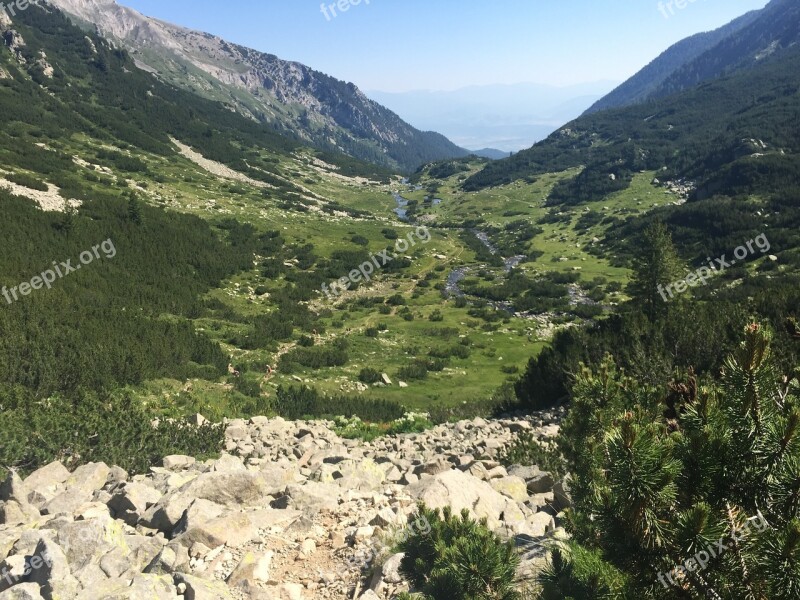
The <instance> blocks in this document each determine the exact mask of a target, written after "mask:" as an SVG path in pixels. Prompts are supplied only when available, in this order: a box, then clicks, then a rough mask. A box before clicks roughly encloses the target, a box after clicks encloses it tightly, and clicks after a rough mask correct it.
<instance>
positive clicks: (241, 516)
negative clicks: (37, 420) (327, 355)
mask: <svg viewBox="0 0 800 600" xmlns="http://www.w3.org/2000/svg"><path fill="white" fill-rule="evenodd" d="M560 416H561V415H560V413H540V414H538V415H536V416H535V417H530V418H525V419H520V418H515V419H504V420H484V419H475V420H472V421H462V422H459V423H454V424H446V425H439V426H436V427H434V428H432V429H430V430H428V431H426V432H424V433H418V434H409V435H401V436H396V437H386V438H379V439H377V440H374V441H372V442H369V443H364V442H361V441H355V440H342V439H341V438H339V436H338V435H337V434H336V433H335V432H334V431H333V430H332V423H329V422H325V421H315V422H291V421H285V420H284V419H278V418H276V419H267V418H264V417H256V418H253V419H251V420H250V421H242V420H235V421H230V422H228V423H227V424H226V425H227V427H226V432H227V440H228V442H229V446H231V447H232V448H234V449H235V450H236V452H237V454H236V455H231V454H223V455H222V456H221V457H220V458H219V459H217V460H209V461H206V462H197V461H196V460H194V459H193V458H190V457H180V456H170V457H166V458H164V460H163V462H162V461H160V463H159V464H160V465H163V466H154V467H152V468H151V470H150V472H149V473H148V474H147V475H139V476H136V477H134V478H129V477H128V475H127V474H126V473H125V472H124V471H122V470H121V469H118V468H116V467H109V466H107V465H105V464H102V463H93V464H87V465H83V466H81V467H79V468H78V469H76V470H75V471H74V472H73V473H69V472H68V471H67V469H65V468H64V467H63V466H62V465H61V464H59V463H53V464H50V465H47V466H45V467H42V468H41V469H39V470H38V471H35V472H34V473H32V474H30V475H29V476H28V477H27V478H25V479H22V478H21V477H19V476H18V475H15V474H12V475H10V476H9V477H8V479H7V480H6V481H5V482H4V483H2V484H0V514H5V515H7V517H6V522H5V523H4V524H0V573H2V572H7V573H8V577H7V578H2V579H0V600H55V599H58V600H74V599H78V600H96V599H98V598H103V599H111V600H117V599H119V600H122V599H131V598H133V599H141V600H192V599H196V600H240V599H242V598H255V599H264V600H270V599H279V598H287V599H297V598H299V599H301V600H302V599H307V600H311V599H316V598H324V599H331V600H333V599H345V598H347V599H348V600H349V599H350V598H353V597H354V592H355V590H356V589H358V590H360V592H359V594H357V595H356V596H355V597H358V598H367V599H372V600H375V598H378V599H379V600H384V599H388V598H392V597H394V596H396V595H397V594H398V593H399V592H402V591H406V590H408V584H407V583H406V582H405V581H404V580H403V577H402V575H401V574H400V571H399V565H400V561H401V560H402V554H396V555H390V554H389V553H388V552H387V551H388V548H387V547H386V544H387V540H391V539H397V538H398V536H402V535H404V534H405V533H408V532H411V531H414V532H416V533H418V534H420V535H425V534H426V533H427V532H429V531H430V529H429V527H426V526H425V524H424V523H423V524H420V523H417V522H415V521H413V522H412V521H411V519H410V517H411V516H412V515H413V514H414V512H415V510H416V505H417V502H418V501H424V502H425V503H426V504H427V505H428V506H430V507H432V508H444V507H446V506H449V507H451V508H452V509H453V510H454V511H455V512H460V511H461V510H462V509H465V510H467V511H468V512H469V513H470V514H472V515H473V516H474V517H478V518H485V519H486V521H487V524H488V525H489V527H491V528H492V529H494V530H495V531H496V532H497V533H498V534H499V535H501V536H504V537H509V538H515V539H517V541H518V542H519V540H524V545H525V547H526V549H530V548H533V549H534V550H536V549H538V548H540V547H541V543H542V542H544V541H545V540H546V539H548V538H551V537H558V536H561V537H563V535H564V532H563V529H559V528H558V527H557V524H556V519H555V518H554V516H555V515H556V514H557V512H558V511H559V510H561V508H563V507H564V506H568V503H569V480H568V479H566V480H563V481H560V482H558V483H557V484H555V485H554V484H553V478H552V477H551V476H550V474H548V473H544V472H542V471H541V470H540V469H539V468H538V467H537V466H535V465H515V466H510V467H509V468H508V469H506V468H505V467H504V466H502V465H500V464H499V463H498V462H497V460H496V459H497V456H498V453H499V451H500V450H501V449H502V448H504V447H505V446H506V445H507V444H508V443H510V442H511V441H512V440H513V439H514V435H515V433H514V432H519V431H527V432H530V433H532V434H534V435H535V436H536V437H542V438H543V439H547V438H549V437H550V436H552V435H554V434H555V433H557V431H558V422H559V419H560ZM554 488H555V489H554ZM532 490H536V491H535V492H532ZM9 516H10V518H9ZM428 525H429V524H428ZM528 554H530V555H531V556H533V557H534V558H533V559H531V560H528V559H527V558H526V562H525V563H524V568H525V571H524V573H525V574H526V575H527V574H529V573H531V572H535V570H536V568H538V567H537V565H538V564H539V563H540V562H541V560H542V558H543V552H542V551H539V550H536V551H533V550H531V551H529V552H527V553H526V556H527V555H528ZM4 569H6V571H3V570H4ZM367 573H369V574H370V577H368V578H366V579H365V574H367Z"/></svg>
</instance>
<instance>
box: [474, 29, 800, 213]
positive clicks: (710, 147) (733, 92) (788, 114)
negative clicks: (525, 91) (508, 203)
mask: <svg viewBox="0 0 800 600" xmlns="http://www.w3.org/2000/svg"><path fill="white" fill-rule="evenodd" d="M798 19H800V15H799V16H798ZM798 56H800V54H799V53H798V48H797V47H794V48H791V49H788V50H786V51H785V52H782V53H779V54H777V55H775V56H771V57H767V58H764V59H763V60H762V61H760V62H759V63H758V64H757V65H756V66H754V67H752V68H749V69H742V70H741V71H739V72H736V73H734V74H732V75H729V76H726V77H722V78H719V79H716V80H714V81H711V82H708V83H705V84H703V85H700V86H698V87H696V88H693V89H690V90H687V91H685V92H682V93H679V94H675V95H673V96H669V97H666V98H664V99H661V100H656V101H652V102H649V103H647V104H643V105H636V106H631V107H627V108H622V109H613V110H607V111H602V112H598V113H593V114H590V115H585V116H583V117H581V118H579V119H576V120H575V121H573V122H571V123H568V124H567V125H565V126H564V127H562V128H561V129H560V130H559V131H557V132H556V133H554V134H553V135H551V136H550V137H549V138H548V139H547V140H545V141H543V142H540V143H539V144H536V145H535V146H533V147H532V148H530V149H528V150H525V151H522V152H519V153H517V154H516V155H514V156H513V157H511V158H509V159H506V160H503V161H498V162H495V163H492V164H490V165H487V166H486V168H485V169H484V170H483V171H481V172H480V173H478V174H476V175H473V176H471V177H470V178H469V179H467V180H466V181H465V183H464V189H465V190H467V191H474V190H478V189H483V188H486V187H489V186H495V185H501V184H505V183H510V182H512V181H515V180H519V179H525V178H530V179H533V178H536V177H537V176H540V175H542V174H544V173H550V172H559V171H563V170H564V169H568V168H575V167H578V166H585V169H584V170H583V172H582V173H581V174H580V176H578V177H576V178H575V179H574V180H573V181H572V182H569V183H565V184H564V185H563V186H561V187H560V188H559V189H558V190H556V195H555V196H554V197H552V202H553V203H580V202H583V201H585V200H586V199H587V198H589V197H592V198H599V197H602V196H604V195H606V194H609V193H612V192H614V191H617V190H620V189H624V188H625V187H627V185H628V183H629V182H630V180H631V177H632V175H633V174H634V173H635V172H637V171H640V170H660V171H663V174H662V175H660V176H659V178H661V179H668V180H677V179H691V180H693V181H695V182H697V186H698V187H699V188H701V189H702V188H705V187H706V186H707V185H709V184H710V182H711V180H712V178H716V177H718V176H719V174H720V173H721V172H723V173H724V172H727V169H728V168H733V165H734V164H735V163H737V161H742V160H746V158H747V157H748V156H750V155H753V154H756V153H760V154H766V155H768V156H769V157H770V158H768V159H767V160H778V161H779V162H785V163H794V162H795V161H796V160H797V159H796V153H797V151H798V138H797V135H796V128H794V127H793V125H792V123H793V122H794V119H796V117H797V111H798V109H799V108H800V102H798V99H797V94H796V92H797V88H798V83H800V77H798V75H797V74H798ZM756 90H757V91H756ZM757 140H759V141H757ZM761 142H763V143H764V144H766V146H765V147H762V146H761ZM766 148H768V150H767V152H760V151H761V150H764V149H766ZM714 189H720V188H719V187H718V186H716V185H715V186H714Z"/></svg>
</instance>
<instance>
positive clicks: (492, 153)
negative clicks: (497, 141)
mask: <svg viewBox="0 0 800 600" xmlns="http://www.w3.org/2000/svg"><path fill="white" fill-rule="evenodd" d="M472 154H474V155H475V156H480V157H481V158H488V159H491V160H500V159H502V158H507V157H508V154H509V153H508V152H503V151H502V150H497V149H496V148H481V149H480V150H474V151H473V152H472Z"/></svg>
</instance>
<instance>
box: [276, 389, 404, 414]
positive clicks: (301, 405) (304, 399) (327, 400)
mask: <svg viewBox="0 0 800 600" xmlns="http://www.w3.org/2000/svg"><path fill="white" fill-rule="evenodd" d="M274 408H275V412H277V413H278V414H279V415H280V416H282V417H284V418H285V419H290V420H291V419H302V418H305V417H314V418H321V417H329V418H332V417H335V416H336V415H345V416H348V417H349V416H357V417H359V418H361V419H364V420H366V421H373V422H377V423H388V422H390V421H393V420H395V419H399V418H400V417H402V416H403V415H404V414H405V412H406V411H405V409H404V408H403V407H402V406H401V405H400V404H398V403H397V402H395V401H393V400H370V399H367V398H361V397H358V396H352V397H351V396H322V395H321V394H320V393H319V392H318V391H317V390H316V389H314V388H310V387H308V386H305V385H303V386H300V387H294V386H289V387H284V386H280V387H279V388H278V390H277V393H276V394H275V402H274Z"/></svg>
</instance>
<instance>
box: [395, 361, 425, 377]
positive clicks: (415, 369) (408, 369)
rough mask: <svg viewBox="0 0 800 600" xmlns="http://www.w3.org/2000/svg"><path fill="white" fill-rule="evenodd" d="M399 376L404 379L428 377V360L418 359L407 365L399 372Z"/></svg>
mask: <svg viewBox="0 0 800 600" xmlns="http://www.w3.org/2000/svg"><path fill="white" fill-rule="evenodd" d="M397 378H398V379H402V380H407V379H412V380H413V379H427V378H428V363H427V361H419V360H416V361H414V362H413V363H411V364H410V365H406V366H405V367H403V368H401V369H400V370H399V371H398V372H397Z"/></svg>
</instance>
